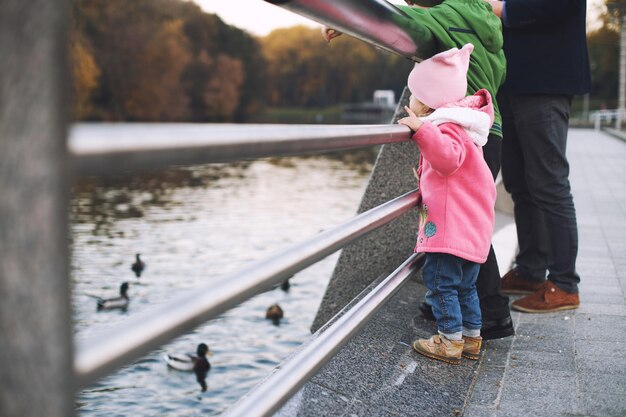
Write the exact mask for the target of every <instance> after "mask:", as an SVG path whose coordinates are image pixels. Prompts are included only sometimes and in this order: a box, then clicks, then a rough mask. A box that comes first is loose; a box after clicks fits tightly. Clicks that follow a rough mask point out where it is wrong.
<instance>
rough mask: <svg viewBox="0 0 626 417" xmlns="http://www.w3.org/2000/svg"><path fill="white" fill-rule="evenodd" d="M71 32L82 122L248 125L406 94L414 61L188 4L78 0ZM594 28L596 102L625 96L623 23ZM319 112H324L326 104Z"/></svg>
mask: <svg viewBox="0 0 626 417" xmlns="http://www.w3.org/2000/svg"><path fill="white" fill-rule="evenodd" d="M73 8H74V9H73V29H72V33H71V36H70V41H71V59H72V76H73V97H74V102H73V113H74V118H75V119H76V120H100V121H193V122H230V121H236V122H245V121H251V120H262V119H259V115H261V114H263V113H264V112H266V111H267V110H268V109H271V108H288V109H290V110H293V109H296V108H315V109H323V108H327V107H331V106H335V107H336V106H338V105H339V104H340V103H345V102H359V101H364V100H371V98H372V93H373V91H374V90H377V89H391V90H394V91H395V92H396V97H398V96H399V94H400V93H401V91H402V89H403V88H404V85H405V82H406V76H407V74H408V73H409V71H410V70H411V68H412V65H413V64H412V63H411V62H410V61H409V60H407V59H405V58H402V57H399V56H396V55H393V54H390V53H387V52H383V51H380V50H377V49H376V48H374V47H372V46H370V45H367V44H365V43H363V42H361V41H358V40H356V39H354V38H351V37H349V36H342V37H340V38H338V39H336V40H334V41H333V42H332V44H330V45H328V44H326V42H324V40H323V39H322V37H321V35H320V32H319V30H318V29H312V28H308V27H303V26H297V27H292V28H286V29H279V30H276V31H274V32H272V33H270V34H269V35H267V36H265V37H262V38H256V37H254V36H252V35H251V34H249V33H247V32H245V31H244V30H241V29H238V28H236V27H233V26H230V25H227V24H225V23H224V22H223V21H222V20H221V19H220V18H219V17H218V16H216V15H213V14H208V13H205V12H203V11H202V10H201V9H200V7H198V6H197V5H196V4H194V3H193V2H189V1H183V0H133V1H123V0H76V1H75V2H74V3H73ZM601 20H602V22H601V23H602V24H601V26H599V28H598V29H596V30H594V31H593V32H591V33H589V52H590V59H591V64H592V73H593V74H592V75H593V79H594V93H593V94H592V100H593V102H594V103H605V105H607V106H609V107H611V106H614V105H615V104H614V103H616V99H617V82H618V81H617V74H618V48H619V39H618V33H619V27H618V24H617V20H616V19H615V18H614V16H612V15H611V13H609V12H608V11H606V9H605V10H604V13H603V14H602V15H601ZM316 111H317V110H316Z"/></svg>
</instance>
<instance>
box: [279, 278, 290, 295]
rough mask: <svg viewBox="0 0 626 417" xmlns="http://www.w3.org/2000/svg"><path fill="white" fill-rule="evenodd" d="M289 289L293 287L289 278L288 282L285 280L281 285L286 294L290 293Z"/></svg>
mask: <svg viewBox="0 0 626 417" xmlns="http://www.w3.org/2000/svg"><path fill="white" fill-rule="evenodd" d="M289 287H291V283H290V282H289V278H287V279H286V280H284V281H283V282H282V283H281V284H280V289H281V290H283V291H285V292H287V291H289Z"/></svg>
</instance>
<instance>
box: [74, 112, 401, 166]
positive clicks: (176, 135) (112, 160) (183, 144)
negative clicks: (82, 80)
mask: <svg viewBox="0 0 626 417" xmlns="http://www.w3.org/2000/svg"><path fill="white" fill-rule="evenodd" d="M409 132H410V131H409V128H407V127H406V126H401V125H262V124H248V125H235V124H210V125H207V124H183V123H176V124H174V123H151V124H142V123H136V124H131V125H130V126H129V125H127V124H124V125H123V126H122V125H120V124H114V123H111V124H107V123H104V124H78V125H76V126H74V127H73V128H72V129H71V130H70V135H69V140H68V149H69V152H70V157H71V161H72V165H73V167H74V170H75V173H76V174H78V175H107V174H114V173H119V172H129V171H139V170H145V169H155V168H162V167H165V166H170V165H192V164H206V163H211V162H232V161H240V160H244V159H253V158H262V157H267V156H287V155H304V154H308V153H319V152H330V151H338V150H345V149H354V148H360V147H364V146H372V145H382V144H386V143H397V142H404V141H407V140H409V139H410V133H409ZM111 137H114V138H115V140H114V141H112V140H111Z"/></svg>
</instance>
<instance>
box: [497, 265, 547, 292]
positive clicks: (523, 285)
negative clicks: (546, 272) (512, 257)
mask: <svg viewBox="0 0 626 417" xmlns="http://www.w3.org/2000/svg"><path fill="white" fill-rule="evenodd" d="M541 284H543V282H535V281H528V280H526V279H524V278H522V277H520V276H519V274H518V273H517V271H516V270H515V269H511V270H510V271H509V272H507V273H506V274H504V276H503V277H502V280H501V281H500V286H501V288H502V292H503V293H505V294H532V293H534V292H535V291H537V290H538V289H539V287H541Z"/></svg>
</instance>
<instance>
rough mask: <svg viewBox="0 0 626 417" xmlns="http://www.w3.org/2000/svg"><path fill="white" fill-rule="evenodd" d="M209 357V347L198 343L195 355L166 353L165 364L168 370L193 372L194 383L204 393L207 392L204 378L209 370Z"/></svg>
mask: <svg viewBox="0 0 626 417" xmlns="http://www.w3.org/2000/svg"><path fill="white" fill-rule="evenodd" d="M211 355H212V353H211V352H210V351H209V347H208V346H207V345H206V344H205V343H200V344H199V345H198V347H197V349H196V354H195V355H194V354H191V353H166V354H165V362H166V363H167V366H169V367H170V368H173V369H176V370H179V371H185V372H191V371H193V372H194V373H195V374H196V381H198V384H200V387H201V388H202V391H203V392H204V391H206V390H207V385H206V376H207V373H208V372H209V370H210V369H211V364H210V363H209V360H208V359H207V356H211Z"/></svg>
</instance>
